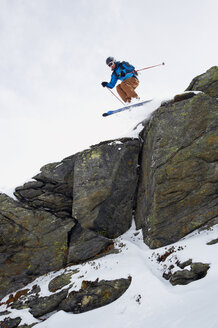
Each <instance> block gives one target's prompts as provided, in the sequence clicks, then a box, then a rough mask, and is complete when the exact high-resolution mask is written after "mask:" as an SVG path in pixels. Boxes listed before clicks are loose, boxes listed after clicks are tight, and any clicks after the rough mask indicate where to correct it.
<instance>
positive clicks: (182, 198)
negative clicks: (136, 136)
mask: <svg viewBox="0 0 218 328" xmlns="http://www.w3.org/2000/svg"><path fill="white" fill-rule="evenodd" d="M217 120H218V103H217V99H216V98H212V97H210V96H208V95H205V94H203V93H202V94H201V93H200V94H197V95H196V96H194V97H192V98H190V99H186V100H181V101H179V102H174V103H169V104H166V105H165V106H161V107H160V108H159V109H158V110H157V111H156V112H155V113H154V115H153V117H152V119H151V120H150V122H149V123H148V124H147V126H146V128H145V130H144V132H143V139H144V140H145V141H144V145H143V153H142V162H141V175H140V183H139V192H138V197H137V210H136V222H137V227H138V228H140V227H142V228H143V235H144V241H145V243H146V244H147V245H149V246H150V247H151V248H157V247H160V246H164V245H168V244H170V243H173V242H175V241H178V240H179V239H180V238H182V237H183V236H185V235H187V234H188V233H190V232H191V231H193V230H195V229H197V228H199V227H201V226H203V225H204V224H206V223H207V222H209V221H210V220H213V219H214V218H215V217H217V213H218V205H217V178H218V176H217V159H218V137H217Z"/></svg>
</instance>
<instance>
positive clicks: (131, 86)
mask: <svg viewBox="0 0 218 328" xmlns="http://www.w3.org/2000/svg"><path fill="white" fill-rule="evenodd" d="M138 85H139V80H138V79H136V78H135V77H130V78H129V79H126V80H124V81H122V82H121V83H120V84H119V85H118V86H117V92H118V94H119V95H120V97H121V98H122V99H123V101H124V102H130V101H131V98H137V97H138V95H137V93H136V92H135V88H137V86H138Z"/></svg>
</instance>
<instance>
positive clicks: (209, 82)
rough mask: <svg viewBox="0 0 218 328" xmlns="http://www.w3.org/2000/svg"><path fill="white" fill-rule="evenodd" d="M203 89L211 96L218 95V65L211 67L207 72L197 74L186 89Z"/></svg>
mask: <svg viewBox="0 0 218 328" xmlns="http://www.w3.org/2000/svg"><path fill="white" fill-rule="evenodd" d="M193 90H194V91H203V92H204V93H206V94H208V95H209V96H211V97H216V98H217V97H218V66H213V67H211V68H210V69H209V70H208V71H206V73H204V74H201V75H199V76H196V77H195V78H194V79H193V80H192V82H191V83H190V85H189V86H188V88H187V89H186V91H193Z"/></svg>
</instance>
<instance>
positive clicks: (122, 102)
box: [107, 87, 125, 106]
mask: <svg viewBox="0 0 218 328" xmlns="http://www.w3.org/2000/svg"><path fill="white" fill-rule="evenodd" d="M107 89H108V90H109V91H110V92H111V93H112V95H114V97H116V98H117V99H118V100H119V101H120V102H121V104H122V105H124V106H125V104H124V103H123V102H122V100H120V98H118V97H117V96H116V95H115V94H114V93H113V91H112V90H111V89H110V88H108V87H107Z"/></svg>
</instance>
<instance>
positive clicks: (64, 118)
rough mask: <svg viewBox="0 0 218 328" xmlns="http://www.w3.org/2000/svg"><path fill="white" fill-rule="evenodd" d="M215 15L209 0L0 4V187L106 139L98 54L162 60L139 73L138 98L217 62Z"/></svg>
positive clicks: (108, 98)
mask: <svg viewBox="0 0 218 328" xmlns="http://www.w3.org/2000/svg"><path fill="white" fill-rule="evenodd" d="M217 12H218V2H217V0H207V1H205V0H183V1H179V0H164V1H163V0H134V1H132V0H110V1H108V0H0V46H1V48H0V49H1V50H0V140H1V160H0V190H1V187H2V190H3V189H4V188H5V187H13V186H17V185H19V184H21V183H23V182H24V181H25V180H28V179H29V178H30V177H32V176H33V175H34V174H36V173H37V172H38V171H39V169H40V167H41V166H42V165H44V164H46V163H48V162H53V161H59V160H61V159H63V158H64V157H66V156H69V155H71V154H73V153H75V152H76V151H80V150H82V149H84V148H85V147H88V146H89V145H91V144H93V143H97V142H99V141H100V140H104V139H107V138H109V137H110V131H111V130H112V129H113V126H112V125H110V120H107V119H105V118H102V117H101V114H102V112H105V111H107V110H110V109H115V108H118V107H120V104H119V102H118V101H117V99H116V98H115V97H113V95H112V94H111V93H110V92H108V91H107V90H106V89H105V88H102V86H101V82H102V81H108V80H110V75H111V72H110V70H109V68H108V67H107V66H106V64H105V59H106V58H107V57H108V56H114V57H115V58H116V59H117V60H121V61H122V60H127V61H129V62H130V63H131V64H133V65H134V66H135V67H136V68H137V69H140V68H143V67H147V66H151V65H156V64H160V63H162V62H163V61H164V62H165V63H166V65H165V66H160V67H157V68H154V69H150V70H146V71H143V72H142V73H141V74H140V86H139V87H138V89H137V90H138V93H139V95H140V97H141V99H143V100H145V99H151V98H161V97H162V98H163V97H167V96H168V95H169V94H172V95H173V94H175V93H177V92H182V91H184V89H185V88H186V87H187V86H188V84H189V83H190V82H191V80H192V78H193V77H195V76H196V75H199V74H202V73H204V72H205V71H206V70H207V69H209V68H210V67H211V66H214V65H217V58H218V42H217V31H218V23H217V22H218V20H217ZM114 90H115V89H114Z"/></svg>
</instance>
